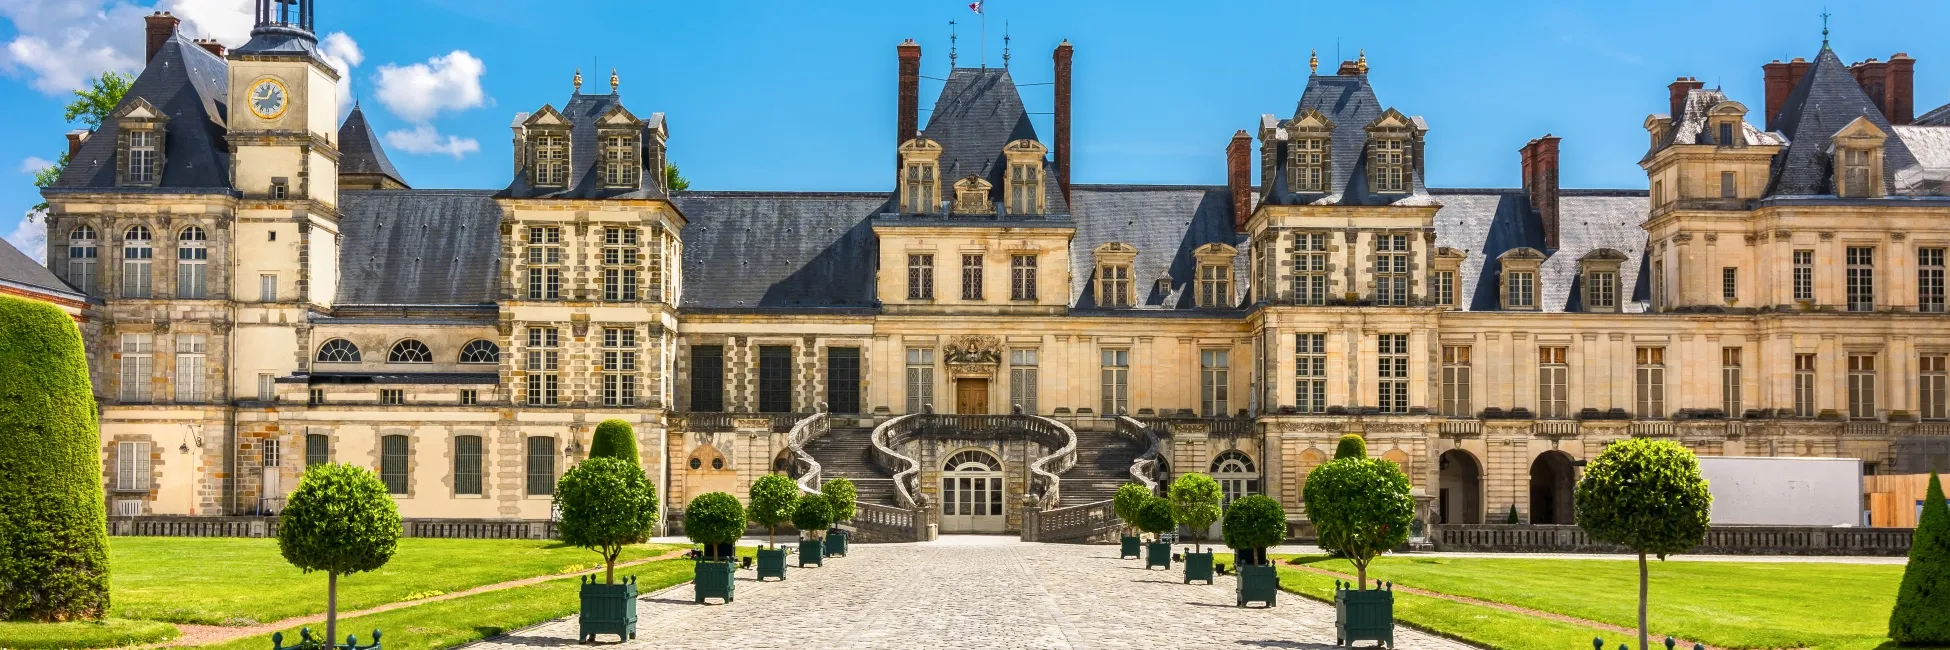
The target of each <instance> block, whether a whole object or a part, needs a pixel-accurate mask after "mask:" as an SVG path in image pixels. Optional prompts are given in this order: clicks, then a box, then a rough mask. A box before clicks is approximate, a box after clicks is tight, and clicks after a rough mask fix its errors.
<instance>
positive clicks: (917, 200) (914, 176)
mask: <svg viewBox="0 0 1950 650" xmlns="http://www.w3.org/2000/svg"><path fill="white" fill-rule="evenodd" d="M906 183H907V198H906V200H905V201H904V203H905V207H906V210H905V211H906V212H915V213H922V212H932V211H933V208H934V204H935V203H936V200H935V196H936V194H935V186H934V163H931V162H926V163H912V164H909V165H908V166H907V178H906Z"/></svg>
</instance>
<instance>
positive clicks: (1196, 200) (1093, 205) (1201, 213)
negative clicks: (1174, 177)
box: [1070, 185, 1250, 311]
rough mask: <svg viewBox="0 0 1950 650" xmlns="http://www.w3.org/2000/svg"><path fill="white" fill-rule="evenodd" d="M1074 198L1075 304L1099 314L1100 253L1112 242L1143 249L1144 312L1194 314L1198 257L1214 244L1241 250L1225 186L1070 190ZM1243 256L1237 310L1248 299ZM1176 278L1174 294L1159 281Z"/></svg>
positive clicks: (1139, 264) (1139, 290) (1135, 272)
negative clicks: (1160, 287) (1162, 291)
mask: <svg viewBox="0 0 1950 650" xmlns="http://www.w3.org/2000/svg"><path fill="white" fill-rule="evenodd" d="M1070 198H1071V201H1072V202H1073V205H1072V209H1073V211H1074V213H1075V214H1074V217H1075V219H1076V223H1077V234H1076V236H1075V237H1074V238H1073V239H1071V240H1070V305H1071V306H1073V307H1076V308H1078V309H1095V308H1097V297H1096V294H1097V292H1096V288H1095V285H1094V284H1093V283H1094V282H1095V276H1096V273H1094V272H1093V271H1094V268H1095V264H1096V262H1095V250H1096V248H1097V247H1098V246H1102V245H1104V244H1108V243H1111V242H1120V243H1125V244H1130V245H1131V246H1132V247H1133V248H1136V249H1137V259H1136V260H1134V261H1133V262H1132V263H1131V282H1132V285H1133V288H1134V289H1135V292H1134V293H1135V296H1136V298H1137V302H1138V303H1139V304H1140V307H1138V308H1137V309H1134V310H1133V311H1141V310H1144V309H1153V310H1155V309H1192V308H1193V307H1194V304H1193V300H1192V289H1191V283H1192V281H1193V280H1194V279H1195V273H1196V272H1197V269H1196V268H1195V267H1196V264H1197V260H1196V259H1195V258H1193V257H1192V251H1194V250H1197V249H1198V247H1200V246H1204V245H1206V244H1210V243H1213V242H1219V243H1224V244H1226V245H1229V246H1233V247H1239V246H1242V245H1243V244H1242V242H1244V241H1245V237H1244V235H1240V234H1238V233H1235V232H1233V230H1232V227H1233V221H1232V218H1233V215H1232V195H1231V193H1230V192H1229V191H1227V189H1226V188H1225V187H1223V186H1205V185H1072V186H1070ZM1249 257H1250V256H1249V255H1247V254H1246V252H1245V251H1241V253H1240V255H1238V256H1237V257H1235V258H1234V259H1233V262H1234V264H1233V266H1234V268H1233V278H1234V282H1233V291H1234V302H1233V304H1234V305H1237V304H1238V303H1239V302H1240V301H1242V300H1243V299H1244V297H1245V295H1246V278H1247V276H1246V269H1247V265H1248V263H1249V261H1248V258H1249ZM1163 277H1169V278H1171V290H1170V292H1169V293H1165V294H1159V292H1158V286H1157V285H1158V280H1159V279H1160V278H1163Z"/></svg>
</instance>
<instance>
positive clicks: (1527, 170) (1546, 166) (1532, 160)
mask: <svg viewBox="0 0 1950 650" xmlns="http://www.w3.org/2000/svg"><path fill="white" fill-rule="evenodd" d="M1557 142H1558V138H1557V137H1556V136H1553V135H1551V134H1549V133H1546V134H1544V137H1541V138H1538V139H1535V140H1531V141H1530V142H1529V143H1527V144H1525V145H1524V146H1523V149H1522V150H1521V153H1522V155H1523V189H1524V192H1525V193H1526V194H1528V195H1529V196H1530V207H1531V208H1532V209H1535V210H1536V211H1537V216H1538V218H1539V221H1541V222H1543V226H1544V248H1545V249H1546V250H1557V247H1558V230H1559V227H1558V197H1559V195H1560V192H1559V190H1558V181H1557Z"/></svg>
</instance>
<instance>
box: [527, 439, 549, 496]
mask: <svg viewBox="0 0 1950 650" xmlns="http://www.w3.org/2000/svg"><path fill="white" fill-rule="evenodd" d="M552 494H555V438H553V437H550V436H529V437H528V496H548V495H552Z"/></svg>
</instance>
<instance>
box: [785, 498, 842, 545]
mask: <svg viewBox="0 0 1950 650" xmlns="http://www.w3.org/2000/svg"><path fill="white" fill-rule="evenodd" d="M832 525H833V504H832V502H830V501H827V500H826V499H815V498H805V499H800V500H798V501H795V502H793V504H792V527H793V528H797V529H799V532H800V533H802V534H805V535H808V536H811V537H812V538H813V539H819V538H820V535H823V534H825V533H826V529H827V527H830V526H832Z"/></svg>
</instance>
